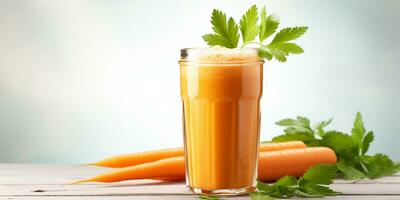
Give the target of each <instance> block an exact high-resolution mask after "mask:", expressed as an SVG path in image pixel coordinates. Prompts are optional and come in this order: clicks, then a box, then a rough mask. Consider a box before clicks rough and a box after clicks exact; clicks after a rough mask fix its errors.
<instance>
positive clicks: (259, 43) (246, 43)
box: [240, 42, 263, 49]
mask: <svg viewBox="0 0 400 200" xmlns="http://www.w3.org/2000/svg"><path fill="white" fill-rule="evenodd" d="M248 44H258V45H260V46H262V45H263V44H262V43H261V42H245V43H243V45H242V46H241V47H240V48H241V49H243V48H244V47H245V46H246V45H248Z"/></svg>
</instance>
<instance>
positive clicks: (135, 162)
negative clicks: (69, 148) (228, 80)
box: [75, 141, 336, 183]
mask: <svg viewBox="0 0 400 200" xmlns="http://www.w3.org/2000/svg"><path fill="white" fill-rule="evenodd" d="M333 163H336V155H335V152H334V151H333V150H332V149H330V148H327V147H307V146H306V145H305V144H304V143H303V142H302V141H290V142H276V143H261V144H260V152H259V158H258V179H259V180H261V181H264V182H270V181H275V180H278V179H279V178H282V177H284V176H286V175H290V176H301V175H303V174H304V173H305V172H306V171H307V169H309V168H310V167H313V166H315V165H317V164H333ZM89 165H94V166H102V167H110V168H117V169H115V170H112V171H110V172H106V173H103V174H100V175H98V176H95V177H92V178H88V179H84V180H79V181H77V182H75V183H83V182H117V181H124V180H134V179H154V180H163V181H180V180H184V179H185V160H184V150H183V148H173V149H161V150H156V151H149V152H142V153H134V154H126V155H120V156H114V157H110V158H107V159H104V160H101V161H98V162H95V163H92V164H89Z"/></svg>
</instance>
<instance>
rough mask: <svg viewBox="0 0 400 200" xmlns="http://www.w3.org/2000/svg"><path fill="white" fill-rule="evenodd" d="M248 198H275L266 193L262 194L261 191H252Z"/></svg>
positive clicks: (267, 199)
mask: <svg viewBox="0 0 400 200" xmlns="http://www.w3.org/2000/svg"><path fill="white" fill-rule="evenodd" d="M250 198H251V200H273V199H275V198H273V197H271V196H269V195H267V194H263V193H262V192H253V193H251V194H250Z"/></svg>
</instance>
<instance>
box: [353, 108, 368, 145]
mask: <svg viewBox="0 0 400 200" xmlns="http://www.w3.org/2000/svg"><path fill="white" fill-rule="evenodd" d="M364 134H365V127H364V122H363V119H362V116H361V113H360V112H358V113H357V115H356V119H355V120H354V124H353V129H351V137H352V138H353V140H354V142H355V143H356V144H357V145H358V146H359V147H360V148H362V142H363V137H364Z"/></svg>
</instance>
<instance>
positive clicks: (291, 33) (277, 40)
mask: <svg viewBox="0 0 400 200" xmlns="http://www.w3.org/2000/svg"><path fill="white" fill-rule="evenodd" d="M307 29H308V27H306V26H298V27H289V28H284V29H282V30H281V31H279V32H278V33H277V34H276V35H275V37H274V39H273V40H272V42H271V43H270V45H277V44H282V43H285V42H288V41H291V40H294V39H297V38H299V37H301V36H302V35H303V34H304V33H305V32H306V31H307Z"/></svg>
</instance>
